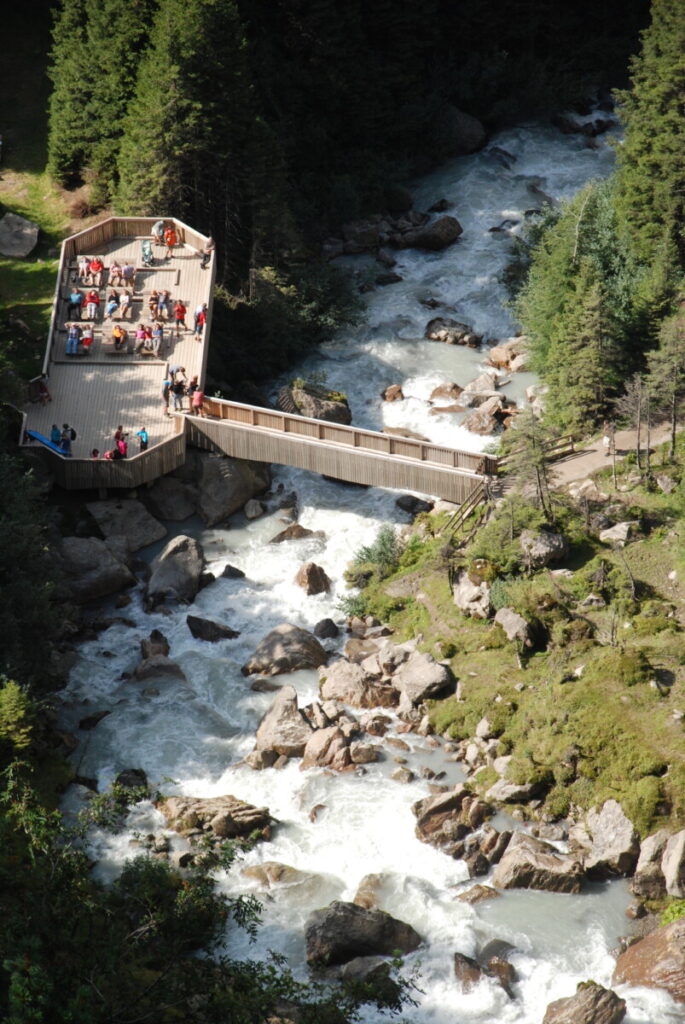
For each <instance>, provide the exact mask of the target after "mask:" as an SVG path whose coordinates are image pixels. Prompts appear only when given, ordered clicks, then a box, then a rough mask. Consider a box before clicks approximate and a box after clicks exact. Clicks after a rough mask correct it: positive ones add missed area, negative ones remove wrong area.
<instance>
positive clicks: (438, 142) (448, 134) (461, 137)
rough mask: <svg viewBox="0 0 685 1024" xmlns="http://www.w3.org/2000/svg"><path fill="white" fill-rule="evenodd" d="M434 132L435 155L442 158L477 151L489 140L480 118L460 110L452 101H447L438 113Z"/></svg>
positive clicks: (465, 154)
mask: <svg viewBox="0 0 685 1024" xmlns="http://www.w3.org/2000/svg"><path fill="white" fill-rule="evenodd" d="M433 132H434V137H435V146H436V153H435V156H436V157H438V158H439V159H440V160H444V159H445V158H446V157H450V156H467V155H468V154H469V153H475V152H476V151H477V150H479V149H482V148H483V146H484V145H485V143H486V141H487V132H486V131H485V128H484V127H483V125H482V124H481V122H480V121H479V120H478V118H477V117H473V115H472V114H467V113H465V112H464V111H463V110H458V109H457V107H455V106H453V105H452V104H451V103H446V104H445V106H444V107H443V108H442V110H441V111H440V113H439V114H438V116H437V118H436V120H435V124H434V128H433Z"/></svg>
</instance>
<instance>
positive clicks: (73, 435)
mask: <svg viewBox="0 0 685 1024" xmlns="http://www.w3.org/2000/svg"><path fill="white" fill-rule="evenodd" d="M69 437H70V438H71V439H72V441H75V440H76V431H75V430H74V428H73V427H69Z"/></svg>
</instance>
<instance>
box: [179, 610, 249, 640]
mask: <svg viewBox="0 0 685 1024" xmlns="http://www.w3.org/2000/svg"><path fill="white" fill-rule="evenodd" d="M186 624H187V626H188V629H189V630H190V632H191V633H192V634H193V636H194V637H195V639H196V640H206V641H207V642H208V643H210V644H215V643H217V642H218V641H219V640H235V638H236V637H237V636H240V633H238V632H236V630H235V629H231V628H230V626H224V625H223V623H221V622H213V621H212V619H203V618H200V616H199V615H187V616H186Z"/></svg>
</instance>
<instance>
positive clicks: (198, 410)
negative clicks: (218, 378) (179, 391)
mask: <svg viewBox="0 0 685 1024" xmlns="http://www.w3.org/2000/svg"><path fill="white" fill-rule="evenodd" d="M204 404H205V393H204V391H203V390H202V388H198V389H197V391H194V392H193V397H192V399H191V405H190V409H191V412H192V413H194V414H195V416H204V414H205V412H204Z"/></svg>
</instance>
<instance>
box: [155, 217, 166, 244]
mask: <svg viewBox="0 0 685 1024" xmlns="http://www.w3.org/2000/svg"><path fill="white" fill-rule="evenodd" d="M164 229H165V224H164V221H163V220H157V221H155V223H154V224H153V225H152V241H153V244H156V245H164Z"/></svg>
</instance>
